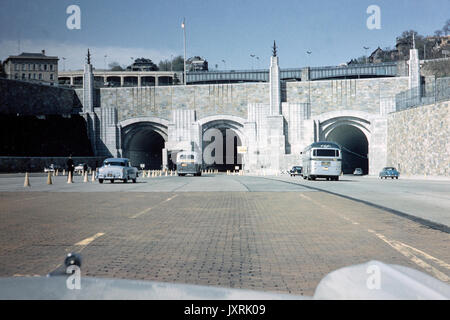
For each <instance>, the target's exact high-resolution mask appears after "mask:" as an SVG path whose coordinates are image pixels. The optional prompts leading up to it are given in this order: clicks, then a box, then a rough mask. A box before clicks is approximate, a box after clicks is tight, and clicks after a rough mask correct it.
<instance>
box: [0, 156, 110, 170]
mask: <svg viewBox="0 0 450 320" xmlns="http://www.w3.org/2000/svg"><path fill="white" fill-rule="evenodd" d="M105 158H106V157H72V159H73V162H74V163H75V165H77V164H79V163H87V164H88V166H90V167H91V168H92V169H95V168H96V167H97V166H98V167H100V166H101V164H102V162H103V160H105ZM67 159H68V158H67V157H0V172H26V171H28V172H43V171H44V168H45V167H48V166H49V165H50V164H52V163H53V164H55V165H59V166H61V167H62V168H63V169H66V162H67Z"/></svg>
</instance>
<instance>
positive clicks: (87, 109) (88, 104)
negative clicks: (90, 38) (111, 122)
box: [83, 49, 97, 155]
mask: <svg viewBox="0 0 450 320" xmlns="http://www.w3.org/2000/svg"><path fill="white" fill-rule="evenodd" d="M83 114H84V117H85V119H86V126H87V132H88V137H89V140H90V141H91V146H92V151H93V152H94V154H95V155H97V135H96V131H97V130H96V121H95V120H96V116H95V113H94V73H93V70H92V65H91V53H90V52H89V49H88V53H87V58H86V63H85V65H84V74H83Z"/></svg>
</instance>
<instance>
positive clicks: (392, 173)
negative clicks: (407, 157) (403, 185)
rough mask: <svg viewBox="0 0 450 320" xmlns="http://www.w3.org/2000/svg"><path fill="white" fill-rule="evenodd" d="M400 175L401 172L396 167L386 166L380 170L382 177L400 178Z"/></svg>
mask: <svg viewBox="0 0 450 320" xmlns="http://www.w3.org/2000/svg"><path fill="white" fill-rule="evenodd" d="M399 175H400V172H398V171H397V169H395V168H394V167H384V168H383V170H381V172H380V179H383V178H385V179H387V178H391V179H394V178H395V179H398V177H399Z"/></svg>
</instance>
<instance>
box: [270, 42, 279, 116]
mask: <svg viewBox="0 0 450 320" xmlns="http://www.w3.org/2000/svg"><path fill="white" fill-rule="evenodd" d="M269 77H270V112H269V114H270V115H271V116H276V115H280V114H281V86H280V67H279V65H278V57H277V46H276V44H275V40H274V41H273V49H272V56H271V57H270V75H269Z"/></svg>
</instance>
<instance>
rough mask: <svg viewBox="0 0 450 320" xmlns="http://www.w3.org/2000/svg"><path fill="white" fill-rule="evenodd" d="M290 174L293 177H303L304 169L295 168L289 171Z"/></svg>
mask: <svg viewBox="0 0 450 320" xmlns="http://www.w3.org/2000/svg"><path fill="white" fill-rule="evenodd" d="M289 174H290V175H291V177H294V176H301V175H302V167H301V166H293V167H292V169H291V170H290V171H289Z"/></svg>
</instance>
